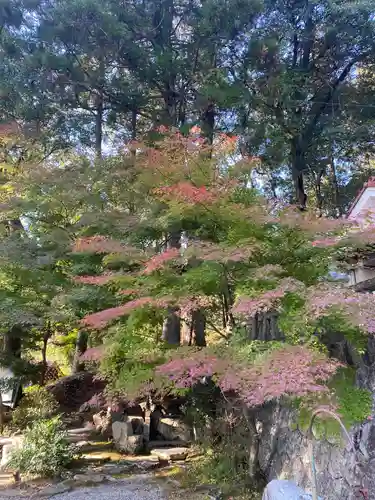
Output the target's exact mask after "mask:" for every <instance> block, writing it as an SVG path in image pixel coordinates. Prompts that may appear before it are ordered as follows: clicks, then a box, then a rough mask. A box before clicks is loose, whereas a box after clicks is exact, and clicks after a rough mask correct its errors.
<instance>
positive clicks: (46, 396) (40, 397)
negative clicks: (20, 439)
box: [12, 385, 58, 429]
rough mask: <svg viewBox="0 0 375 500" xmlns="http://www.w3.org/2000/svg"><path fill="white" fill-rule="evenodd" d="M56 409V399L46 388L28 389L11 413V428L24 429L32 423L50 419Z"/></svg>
mask: <svg viewBox="0 0 375 500" xmlns="http://www.w3.org/2000/svg"><path fill="white" fill-rule="evenodd" d="M57 407H58V404H57V401H56V399H55V398H54V396H53V395H52V394H51V393H50V392H48V391H47V389H46V388H44V387H40V386H38V385H33V386H31V387H28V388H27V389H26V390H25V395H24V397H23V398H22V399H21V402H20V404H19V406H18V407H17V408H16V409H15V410H14V412H13V415H12V426H14V427H17V428H20V429H25V428H26V427H27V426H28V425H30V424H32V423H34V422H37V421H39V420H45V419H48V418H51V417H52V416H53V414H54V413H55V412H56V410H57Z"/></svg>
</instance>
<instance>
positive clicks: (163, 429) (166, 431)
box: [157, 417, 192, 442]
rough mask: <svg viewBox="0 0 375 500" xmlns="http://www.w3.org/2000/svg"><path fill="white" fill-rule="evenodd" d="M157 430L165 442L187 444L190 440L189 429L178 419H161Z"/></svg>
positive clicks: (190, 433)
mask: <svg viewBox="0 0 375 500" xmlns="http://www.w3.org/2000/svg"><path fill="white" fill-rule="evenodd" d="M157 430H158V432H159V434H161V436H163V438H164V439H165V440H167V441H174V440H180V441H185V442H189V441H190V440H191V438H192V432H191V429H190V428H189V427H188V426H187V425H186V424H185V423H184V422H183V421H182V420H181V419H179V418H168V417H163V418H161V419H160V420H159V423H158V427H157Z"/></svg>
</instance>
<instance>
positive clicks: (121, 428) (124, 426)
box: [112, 418, 144, 455]
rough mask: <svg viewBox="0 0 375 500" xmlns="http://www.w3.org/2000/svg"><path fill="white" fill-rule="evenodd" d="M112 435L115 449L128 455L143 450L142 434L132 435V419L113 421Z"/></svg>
mask: <svg viewBox="0 0 375 500" xmlns="http://www.w3.org/2000/svg"><path fill="white" fill-rule="evenodd" d="M112 437H113V442H114V445H115V448H116V450H118V451H120V452H121V453H127V454H129V455H137V454H138V453H142V451H143V450H144V438H143V434H142V433H141V434H137V435H134V433H133V425H132V420H131V419H129V418H128V419H127V420H126V421H125V422H113V424H112Z"/></svg>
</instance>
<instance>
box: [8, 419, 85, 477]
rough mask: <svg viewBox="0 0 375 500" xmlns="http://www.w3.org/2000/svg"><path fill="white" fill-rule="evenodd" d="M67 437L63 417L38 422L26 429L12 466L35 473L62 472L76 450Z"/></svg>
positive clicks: (14, 455) (37, 474)
mask: <svg viewBox="0 0 375 500" xmlns="http://www.w3.org/2000/svg"><path fill="white" fill-rule="evenodd" d="M67 436H68V435H67V432H66V430H65V429H64V427H63V425H62V423H61V420H60V417H54V418H52V419H50V420H39V421H37V422H35V423H34V424H33V425H32V426H31V427H28V428H27V429H26V431H25V434H24V441H23V444H22V447H21V448H19V449H17V450H15V451H14V452H13V453H12V455H11V457H10V461H9V467H10V468H11V469H14V470H18V471H19V472H20V473H21V474H27V475H33V476H34V475H35V476H43V477H53V476H57V475H59V474H61V472H62V471H63V470H64V469H65V468H66V467H67V466H68V465H69V464H70V463H71V462H72V460H73V458H74V455H75V453H76V449H75V447H74V446H72V445H71V444H70V443H69V441H68V439H67Z"/></svg>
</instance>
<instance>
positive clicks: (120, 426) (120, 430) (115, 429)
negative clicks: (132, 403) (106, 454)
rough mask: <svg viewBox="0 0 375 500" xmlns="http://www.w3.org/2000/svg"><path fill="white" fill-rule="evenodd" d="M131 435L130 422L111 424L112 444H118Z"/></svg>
mask: <svg viewBox="0 0 375 500" xmlns="http://www.w3.org/2000/svg"><path fill="white" fill-rule="evenodd" d="M132 435H133V426H132V424H131V421H130V420H126V421H125V422H113V424H112V437H113V441H114V443H115V444H116V443H120V442H121V441H122V440H123V439H124V438H125V437H128V436H132Z"/></svg>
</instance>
